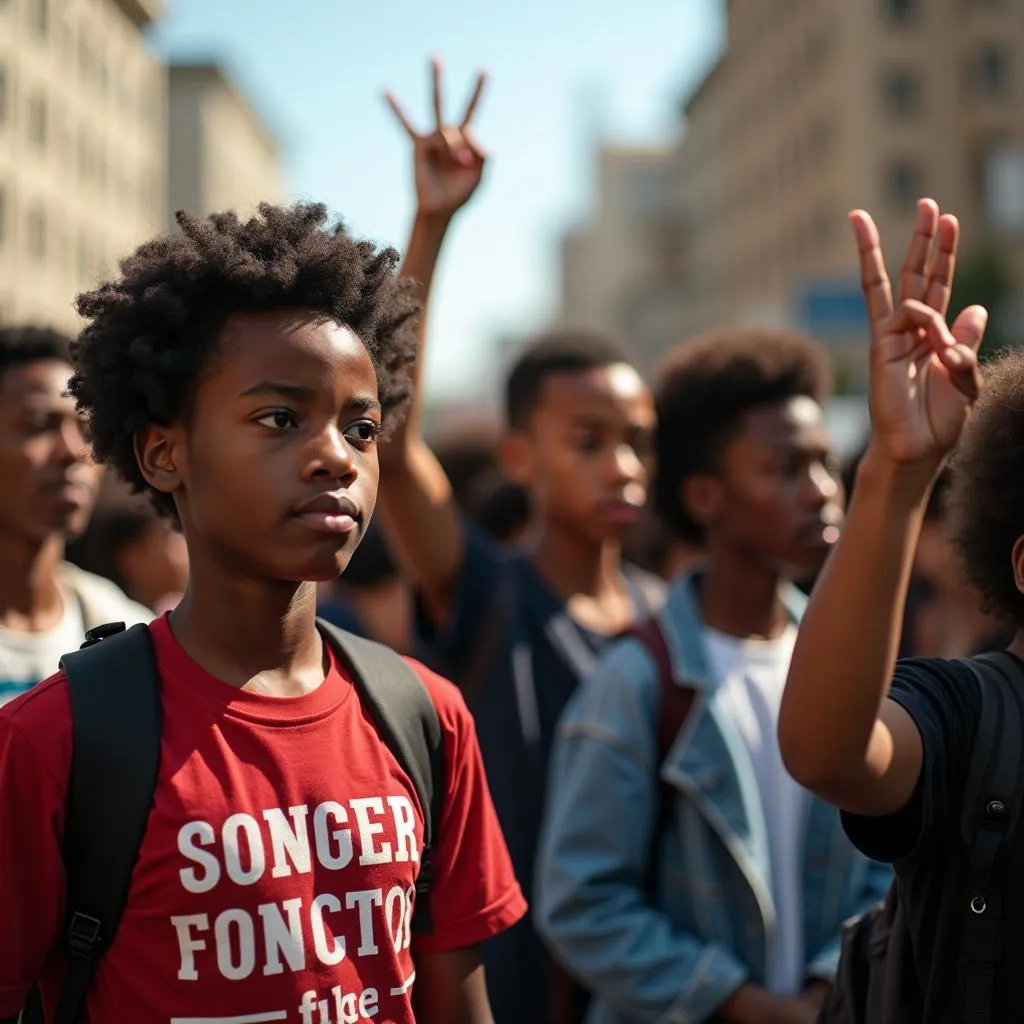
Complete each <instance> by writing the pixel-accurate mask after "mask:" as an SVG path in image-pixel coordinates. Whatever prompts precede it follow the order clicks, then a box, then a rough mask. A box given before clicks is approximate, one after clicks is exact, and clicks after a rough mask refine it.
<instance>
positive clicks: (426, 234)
mask: <svg viewBox="0 0 1024 1024" xmlns="http://www.w3.org/2000/svg"><path fill="white" fill-rule="evenodd" d="M450 224H451V216H450V215H447V214H445V215H433V216H428V215H424V214H421V213H419V212H417V214H416V218H415V220H414V221H413V225H412V232H411V234H410V236H409V243H408V245H407V246H406V250H405V259H404V260H403V261H402V267H401V270H400V271H399V276H400V277H403V278H407V279H409V280H410V281H412V282H414V285H415V290H414V293H413V294H414V295H415V297H416V299H417V300H418V301H419V303H420V307H421V312H420V319H419V325H418V327H417V333H416V337H417V352H416V362H415V364H414V366H413V368H412V383H413V392H412V402H411V403H410V406H409V412H408V415H407V416H406V418H405V420H404V422H403V423H401V424H399V425H398V426H397V427H396V429H395V430H393V431H392V433H391V436H390V438H389V439H388V441H387V442H386V443H385V444H384V445H382V446H381V447H382V452H381V457H382V458H387V457H388V456H390V455H395V454H396V453H397V452H398V451H400V449H401V448H402V446H403V445H405V444H406V442H407V441H411V442H416V441H418V440H419V439H420V427H421V412H422V407H423V388H422V378H423V366H424V359H425V353H426V339H427V321H428V314H429V300H430V290H431V287H432V286H433V282H434V272H435V271H436V269H437V261H438V259H439V257H440V255H441V248H442V246H443V245H444V240H445V236H446V235H447V233H448V227H449V225H450Z"/></svg>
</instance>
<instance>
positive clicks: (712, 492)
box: [679, 473, 722, 527]
mask: <svg viewBox="0 0 1024 1024" xmlns="http://www.w3.org/2000/svg"><path fill="white" fill-rule="evenodd" d="M679 500H680V501H681V502H682V504H683V509H684V510H685V511H686V512H687V514H688V515H689V516H690V518H691V519H694V520H696V522H697V523H699V524H700V525H701V526H704V527H706V526H709V525H710V524H711V523H712V522H714V520H715V519H716V518H717V517H718V513H719V509H720V508H721V504H722V485H721V484H720V483H719V481H718V479H717V478H716V477H713V476H711V475H710V474H707V473H700V474H697V475H696V476H689V477H687V478H686V479H685V480H684V481H683V483H682V486H681V487H680V489H679Z"/></svg>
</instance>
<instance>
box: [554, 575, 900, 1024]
mask: <svg viewBox="0 0 1024 1024" xmlns="http://www.w3.org/2000/svg"><path fill="white" fill-rule="evenodd" d="M784 596H785V600H786V605H787V608H788V610H789V612H790V615H791V616H792V618H793V619H794V621H799V618H800V615H801V613H802V611H803V606H804V603H805V599H804V598H803V595H801V594H800V593H799V592H798V591H797V590H796V589H795V588H792V587H787V588H786V592H785V595H784ZM660 622H661V625H662V628H663V630H664V633H665V638H666V641H667V643H668V646H669V650H670V652H671V656H672V665H673V676H674V678H675V680H676V681H677V683H679V684H684V685H686V686H688V687H692V688H693V689H694V690H695V691H696V699H695V701H694V704H693V708H692V710H691V712H690V715H689V717H688V719H687V721H686V725H685V726H684V727H683V729H682V730H681V731H680V733H679V735H678V736H677V737H676V740H675V743H674V744H673V746H672V748H671V750H670V751H669V753H668V756H667V757H666V758H665V760H664V762H663V764H662V765H661V768H660V776H661V780H662V781H663V782H665V783H668V784H669V785H670V786H671V787H672V788H673V789H674V790H676V791H677V794H676V799H675V805H674V815H673V820H672V821H671V822H670V823H669V827H667V828H666V829H664V831H663V833H662V834H661V836H660V837H659V839H658V843H657V849H655V850H654V851H652V850H651V846H652V833H653V832H654V831H655V822H656V818H657V816H658V806H659V791H658V786H657V785H656V784H655V779H656V777H657V773H658V766H657V765H656V763H655V762H656V759H657V756H658V751H657V728H656V715H657V704H658V694H659V681H658V677H657V668H656V667H655V665H654V663H653V661H652V660H651V658H650V656H649V655H648V654H647V652H646V650H645V649H644V648H643V647H642V646H641V645H640V643H639V642H638V641H636V640H634V639H626V640H623V641H620V642H619V643H618V644H616V645H615V646H614V647H612V648H611V649H610V650H609V651H608V652H607V653H606V654H605V655H604V657H603V658H602V659H601V661H600V663H599V664H598V667H597V669H596V671H595V673H594V675H593V676H592V677H591V678H589V679H588V680H587V681H586V682H585V683H584V684H583V685H582V686H581V687H580V689H579V690H578V691H577V694H576V695H575V697H574V698H573V700H572V702H571V703H570V705H569V706H568V708H567V709H566V712H565V715H564V717H563V719H562V721H561V723H560V726H559V733H558V737H557V740H556V743H555V749H554V753H553V756H552V762H551V776H550V784H549V790H548V792H549V797H548V805H547V811H546V818H545V825H544V830H543V835H542V839H541V845H540V851H539V859H538V864H537V886H536V893H535V898H534V913H535V918H536V924H537V927H538V929H539V931H540V933H541V935H542V936H543V937H544V939H545V941H546V942H547V943H548V945H549V946H550V948H551V950H552V951H553V953H554V955H555V956H556V957H557V959H558V960H560V961H561V962H562V963H563V964H564V965H565V966H566V967H567V968H568V970H569V971H570V972H571V973H572V974H573V975H575V976H576V977H577V978H579V979H580V981H581V982H582V983H583V984H584V985H585V986H586V987H587V988H588V989H589V990H590V991H591V992H592V993H593V994H594V1001H593V1003H592V1005H591V1008H590V1013H589V1018H588V1020H589V1022H590V1024H633V1022H636V1024H640V1022H645V1024H698V1022H701V1021H709V1020H714V1013H715V1010H716V1008H717V1007H718V1006H720V1005H721V1004H722V1003H723V1002H724V1001H725V1000H726V999H727V998H728V997H729V996H730V995H731V994H732V993H733V992H734V991H735V990H736V989H737V988H738V987H739V986H740V985H741V984H743V983H744V982H747V981H749V982H751V983H753V984H759V985H763V984H764V980H765V978H766V976H767V974H768V965H769V962H770V957H771V955H772V949H771V947H772V938H773V930H774V919H775V908H774V904H773V899H772V889H771V870H770V863H769V858H768V843H767V835H766V828H765V820H764V811H763V808H762V804H761V798H760V794H759V791H758V786H757V780H756V779H755V777H754V773H753V769H752V766H751V762H750V757H749V755H748V753H747V751H746V748H745V747H744V745H743V742H742V739H741V738H740V736H739V733H738V732H737V729H736V726H735V723H734V721H733V719H732V717H731V715H730V713H729V711H728V710H727V709H726V708H725V707H724V706H723V700H722V697H723V691H722V689H721V687H720V683H721V680H719V679H715V678H713V677H712V674H711V672H710V671H709V665H708V658H707V656H706V652H705V650H704V641H703V623H702V621H701V617H700V612H699V610H698V606H697V603H696V600H695V593H694V583H693V578H692V577H683V578H682V579H680V580H678V581H677V582H676V583H675V584H674V585H673V587H672V590H671V591H670V594H669V598H668V601H667V603H666V605H665V608H664V609H663V611H662V612H661V613H660ZM822 682H823V683H825V682H827V681H826V680H822ZM804 820H805V825H804V828H805V836H804V842H803V857H804V871H803V908H804V948H805V950H806V959H807V969H806V972H807V977H808V978H809V979H810V978H823V979H826V980H831V979H832V977H833V976H834V973H835V968H836V964H837V962H838V957H839V938H840V935H839V933H840V929H841V926H842V923H843V922H844V921H845V920H846V919H847V918H849V917H851V916H853V915H854V914H857V913H860V912H861V911H862V910H864V909H866V908H867V907H869V906H870V905H871V904H873V903H875V902H876V901H878V900H879V899H881V898H882V896H883V895H884V893H885V890H886V889H887V887H888V885H889V881H890V879H891V871H890V869H889V868H888V867H885V866H883V865H881V864H877V863H874V862H872V861H869V860H867V859H866V858H865V857H863V856H862V855H861V854H859V853H858V852H857V851H856V850H855V849H854V848H853V846H852V845H851V844H850V842H849V841H848V840H847V839H846V836H845V835H844V833H843V830H842V827H841V825H840V820H839V813H838V811H836V810H835V809H834V808H832V807H830V806H829V805H828V804H825V803H823V802H822V801H820V800H817V799H812V800H811V801H810V806H809V809H808V811H807V814H806V817H805V819H804ZM652 858H653V860H652ZM652 869H653V875H652ZM652 879H653V883H652V881H651V880H652ZM649 893H651V894H653V899H652V898H651V896H650V895H649ZM652 903H653V904H654V905H652Z"/></svg>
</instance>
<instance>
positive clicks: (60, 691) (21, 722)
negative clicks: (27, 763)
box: [0, 672, 72, 785]
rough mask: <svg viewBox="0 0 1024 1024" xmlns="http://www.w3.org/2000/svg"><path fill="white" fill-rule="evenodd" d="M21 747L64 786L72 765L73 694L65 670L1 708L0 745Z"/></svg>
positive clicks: (26, 754)
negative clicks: (69, 689) (71, 695)
mask: <svg viewBox="0 0 1024 1024" xmlns="http://www.w3.org/2000/svg"><path fill="white" fill-rule="evenodd" d="M12 746H17V747H19V748H20V749H21V750H22V752H23V753H24V754H25V756H27V757H29V758H31V759H32V760H34V761H35V762H36V763H37V764H39V765H40V766H42V767H44V768H45V769H46V771H47V772H49V774H51V775H52V776H54V778H56V779H57V780H58V782H59V783H60V784H62V785H64V784H66V781H67V776H68V772H69V770H70V764H71V747H72V737H71V697H70V695H69V693H68V686H67V679H66V677H65V676H64V673H63V672H58V673H57V674H56V675H52V676H50V677H49V678H48V679H44V680H43V682H41V683H39V685H38V686H33V687H32V689H31V690H29V691H28V692H27V693H23V694H21V696H19V697H16V698H15V699H14V700H12V701H11V702H10V703H8V704H5V705H4V706H3V707H0V747H8V748H9V747H12Z"/></svg>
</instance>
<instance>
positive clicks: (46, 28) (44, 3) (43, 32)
mask: <svg viewBox="0 0 1024 1024" xmlns="http://www.w3.org/2000/svg"><path fill="white" fill-rule="evenodd" d="M31 18H32V27H33V28H34V29H35V31H36V35H37V36H39V38H40V39H45V38H46V37H47V36H48V35H49V34H50V0H32V14H31Z"/></svg>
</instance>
